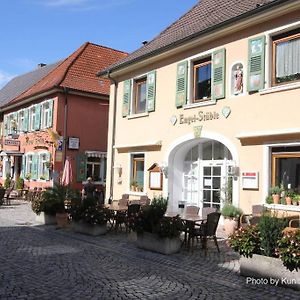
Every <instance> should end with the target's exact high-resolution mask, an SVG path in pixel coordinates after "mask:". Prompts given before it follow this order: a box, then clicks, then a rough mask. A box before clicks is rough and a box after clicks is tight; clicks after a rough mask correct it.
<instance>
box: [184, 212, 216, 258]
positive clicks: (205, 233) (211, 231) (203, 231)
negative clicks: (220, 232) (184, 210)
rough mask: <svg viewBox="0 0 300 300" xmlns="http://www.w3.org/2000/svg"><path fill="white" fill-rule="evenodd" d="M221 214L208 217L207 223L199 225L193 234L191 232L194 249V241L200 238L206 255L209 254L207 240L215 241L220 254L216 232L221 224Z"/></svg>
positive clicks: (190, 237)
mask: <svg viewBox="0 0 300 300" xmlns="http://www.w3.org/2000/svg"><path fill="white" fill-rule="evenodd" d="M220 216H221V214H220V213H219V212H213V213H210V214H208V215H207V220H206V222H202V223H201V224H197V223H196V226H195V228H194V230H193V231H192V232H190V236H189V239H192V248H193V246H194V239H195V238H198V237H199V238H200V240H201V243H202V248H203V249H205V255H206V254H207V240H208V239H213V240H214V242H215V245H216V247H217V250H218V252H220V249H219V245H218V241H217V237H216V231H217V228H218V224H219V219H220Z"/></svg>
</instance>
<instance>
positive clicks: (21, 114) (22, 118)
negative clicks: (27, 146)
mask: <svg viewBox="0 0 300 300" xmlns="http://www.w3.org/2000/svg"><path fill="white" fill-rule="evenodd" d="M18 115H19V131H24V128H25V115H24V110H23V109H22V110H20V111H19V112H18Z"/></svg>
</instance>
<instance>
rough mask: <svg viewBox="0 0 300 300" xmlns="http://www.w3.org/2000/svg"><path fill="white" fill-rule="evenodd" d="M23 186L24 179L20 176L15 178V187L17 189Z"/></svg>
mask: <svg viewBox="0 0 300 300" xmlns="http://www.w3.org/2000/svg"><path fill="white" fill-rule="evenodd" d="M23 187H24V179H23V178H22V177H19V178H18V179H17V180H16V189H17V190H22V189H23Z"/></svg>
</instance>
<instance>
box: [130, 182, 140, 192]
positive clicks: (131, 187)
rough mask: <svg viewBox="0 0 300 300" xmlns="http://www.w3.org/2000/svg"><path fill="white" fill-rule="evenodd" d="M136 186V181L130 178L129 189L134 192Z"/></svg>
mask: <svg viewBox="0 0 300 300" xmlns="http://www.w3.org/2000/svg"><path fill="white" fill-rule="evenodd" d="M137 187H138V182H137V181H136V180H135V179H133V180H131V182H130V189H131V191H134V192H135V191H136V190H137Z"/></svg>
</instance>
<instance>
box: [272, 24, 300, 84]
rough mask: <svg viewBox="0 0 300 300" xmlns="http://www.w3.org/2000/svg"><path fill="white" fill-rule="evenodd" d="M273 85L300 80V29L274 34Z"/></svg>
mask: <svg viewBox="0 0 300 300" xmlns="http://www.w3.org/2000/svg"><path fill="white" fill-rule="evenodd" d="M272 45H273V51H272V56H273V63H272V85H278V84H285V83H289V82H295V81H299V80H300V29H299V28H298V29H295V30H292V31H289V32H287V33H284V34H280V35H277V36H273V38H272Z"/></svg>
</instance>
